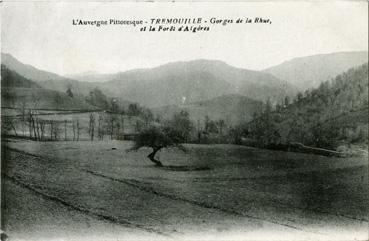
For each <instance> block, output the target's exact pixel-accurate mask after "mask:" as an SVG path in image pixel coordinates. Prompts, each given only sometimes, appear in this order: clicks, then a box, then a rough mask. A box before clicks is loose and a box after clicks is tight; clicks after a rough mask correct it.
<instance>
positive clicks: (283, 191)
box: [2, 139, 369, 240]
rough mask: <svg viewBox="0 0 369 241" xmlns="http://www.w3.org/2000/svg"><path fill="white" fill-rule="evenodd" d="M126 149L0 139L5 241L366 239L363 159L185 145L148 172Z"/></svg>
mask: <svg viewBox="0 0 369 241" xmlns="http://www.w3.org/2000/svg"><path fill="white" fill-rule="evenodd" d="M131 145H132V143H131V142H128V141H94V142H90V141H80V142H71V141H69V142H35V141H24V140H21V141H20V140H12V139H9V140H5V141H3V148H2V150H3V153H2V154H3V156H2V160H3V164H2V165H3V175H4V182H3V190H4V193H6V194H7V195H4V196H3V211H4V212H3V220H4V223H3V229H4V230H5V232H6V233H7V235H8V236H9V240H19V239H22V238H24V237H27V240H42V239H43V240H52V239H53V238H54V239H55V240H58V238H64V239H65V240H73V238H72V237H83V238H85V239H86V240H91V239H92V237H95V240H101V237H104V240H128V239H132V238H133V237H135V238H137V237H139V238H142V239H146V240H147V239H148V238H150V239H152V240H153V239H158V240H167V239H169V240H173V239H174V238H176V239H198V237H200V236H199V235H201V238H202V239H208V240H215V239H223V240H229V239H231V238H232V239H240V240H257V239H259V240H265V239H268V240H271V239H274V240H292V239H293V240H296V238H297V237H298V239H299V240H317V239H322V240H327V239H328V240H354V239H359V240H360V239H367V237H368V232H367V226H368V211H369V210H368V205H367V204H368V157H355V158H332V157H323V156H317V155H308V154H301V153H288V152H280V151H269V150H260V149H255V148H248V147H241V146H233V145H186V147H187V150H188V151H187V153H183V152H181V151H179V150H175V149H169V150H162V151H161V152H159V153H158V158H159V159H160V160H161V161H162V162H163V164H164V165H166V167H164V168H157V167H154V166H153V165H152V164H151V162H150V161H149V160H148V159H147V158H146V155H147V154H148V153H149V152H150V150H149V149H142V150H140V151H138V152H127V149H128V148H129V147H130V146H131ZM31 220H32V221H31ZM92 227H93V228H92ZM69 230H71V231H69ZM271 234H272V235H273V236H272V238H271V236H270V235H271ZM78 235H80V236H78ZM97 237H100V238H97ZM81 239H82V238H78V239H77V240H81Z"/></svg>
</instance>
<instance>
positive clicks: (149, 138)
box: [129, 126, 186, 167]
mask: <svg viewBox="0 0 369 241" xmlns="http://www.w3.org/2000/svg"><path fill="white" fill-rule="evenodd" d="M184 140H185V138H184V137H183V136H182V135H181V132H180V131H178V130H175V129H174V128H171V127H154V126H152V127H149V128H147V129H143V130H142V131H140V132H139V134H138V135H137V137H136V139H135V142H134V146H133V147H132V148H131V149H129V151H132V150H133V151H137V150H138V149H140V148H141V147H150V148H152V152H151V153H150V154H149V155H148V156H147V157H148V158H149V159H150V161H152V162H153V163H155V165H156V166H159V167H161V166H163V164H162V163H161V162H160V161H159V160H157V159H155V155H156V153H157V152H158V151H160V150H161V149H162V148H171V147H176V148H179V149H180V150H182V151H186V149H185V147H184V146H183V145H181V144H180V143H183V142H184Z"/></svg>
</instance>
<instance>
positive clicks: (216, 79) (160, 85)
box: [99, 59, 297, 107]
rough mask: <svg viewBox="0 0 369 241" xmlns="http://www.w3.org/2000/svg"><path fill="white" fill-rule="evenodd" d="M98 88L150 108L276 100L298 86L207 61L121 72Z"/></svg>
mask: <svg viewBox="0 0 369 241" xmlns="http://www.w3.org/2000/svg"><path fill="white" fill-rule="evenodd" d="M99 86H101V87H102V88H104V89H107V90H109V91H110V92H112V93H113V94H114V95H118V94H120V95H121V96H124V98H126V99H127V100H130V101H134V102H138V103H140V104H143V105H146V106H148V107H159V106H166V105H180V104H182V103H183V101H185V102H186V103H190V102H196V101H204V100H208V99H212V98H215V97H218V96H222V95H228V94H240V95H244V96H246V97H248V98H252V99H256V100H266V99H267V98H268V97H270V98H271V99H272V100H275V101H276V100H280V99H282V98H284V97H285V96H286V95H289V96H291V95H294V94H295V93H296V92H297V90H296V88H295V87H293V86H292V85H290V84H288V83H287V82H286V81H283V80H280V79H278V78H276V77H274V76H273V75H271V74H268V73H263V72H258V71H252V70H246V69H240V68H235V67H232V66H230V65H228V64H226V63H224V62H222V61H217V60H204V59H200V60H193V61H187V62H174V63H168V64H165V65H161V66H159V67H156V68H151V69H138V70H131V71H127V72H122V73H118V74H116V76H115V78H114V79H113V80H110V81H108V82H104V83H101V84H99Z"/></svg>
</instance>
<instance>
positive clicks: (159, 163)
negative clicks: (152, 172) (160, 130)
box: [147, 147, 163, 167]
mask: <svg viewBox="0 0 369 241" xmlns="http://www.w3.org/2000/svg"><path fill="white" fill-rule="evenodd" d="M160 149H161V147H159V148H153V152H151V153H150V154H149V155H148V156H147V157H148V158H149V159H150V161H152V162H153V163H155V165H157V166H158V167H162V166H163V164H162V163H161V162H160V161H158V160H156V159H155V154H156V153H157V152H158V151H159V150H160Z"/></svg>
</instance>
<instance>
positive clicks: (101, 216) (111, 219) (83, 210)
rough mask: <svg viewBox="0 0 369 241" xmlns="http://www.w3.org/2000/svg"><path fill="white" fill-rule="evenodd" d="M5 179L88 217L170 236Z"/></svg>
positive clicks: (16, 179)
mask: <svg viewBox="0 0 369 241" xmlns="http://www.w3.org/2000/svg"><path fill="white" fill-rule="evenodd" d="M3 177H5V178H6V179H8V180H9V181H11V182H13V183H14V184H16V185H19V186H21V187H23V188H26V189H28V190H30V191H32V192H34V193H35V194H37V195H39V196H41V197H42V198H45V199H47V200H50V201H54V202H57V203H60V204H62V205H64V206H66V207H68V208H71V209H73V210H75V211H79V212H81V213H83V214H86V215H88V216H91V217H95V218H97V219H100V220H103V221H108V222H110V223H113V224H119V225H122V226H125V227H128V228H132V229H141V230H144V231H147V232H149V233H156V234H159V235H163V236H167V237H169V236H170V235H169V234H167V233H164V232H162V231H159V230H156V229H154V228H148V227H145V226H143V225H140V224H134V223H131V222H128V221H125V220H121V219H119V218H117V217H114V216H110V215H104V214H99V213H96V212H92V211H90V210H89V209H87V208H84V207H80V206H75V205H73V204H71V203H69V202H67V201H65V200H63V199H61V198H59V197H56V196H53V195H50V194H46V193H43V192H42V191H40V190H39V189H38V188H37V186H35V185H30V184H26V183H24V182H23V181H21V180H19V179H18V178H15V177H12V176H9V175H7V174H5V173H3Z"/></svg>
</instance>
